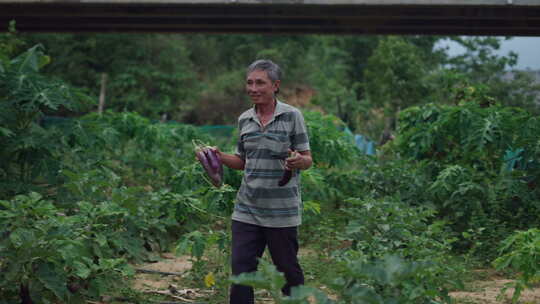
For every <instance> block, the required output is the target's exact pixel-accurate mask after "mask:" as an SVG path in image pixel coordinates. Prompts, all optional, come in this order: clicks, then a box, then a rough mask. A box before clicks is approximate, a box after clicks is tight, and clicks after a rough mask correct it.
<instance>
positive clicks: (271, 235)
mask: <svg viewBox="0 0 540 304" xmlns="http://www.w3.org/2000/svg"><path fill="white" fill-rule="evenodd" d="M280 77H281V70H280V68H279V66H278V65H277V64H275V63H274V62H272V61H270V60H257V61H255V62H253V63H252V64H251V65H250V66H249V67H248V69H247V73H246V92H247V95H248V96H249V97H250V99H251V101H252V103H253V105H254V106H253V107H252V108H251V109H249V110H247V111H245V112H244V113H243V114H242V115H240V117H239V118H238V128H239V135H240V136H239V141H238V146H237V148H236V152H235V154H226V153H223V152H221V151H219V150H217V149H216V152H217V154H218V156H219V157H220V159H221V161H222V162H223V164H225V165H226V166H228V167H229V168H232V169H237V170H244V178H243V179H242V184H241V186H240V189H239V191H238V194H237V198H236V203H235V207H234V212H233V214H232V261H231V263H232V273H233V275H239V274H241V273H244V272H253V271H256V270H257V260H258V258H260V257H261V256H262V254H263V252H264V249H265V247H266V246H268V250H269V252H270V255H271V257H272V261H273V262H274V264H275V265H276V268H277V269H278V270H279V271H281V272H283V273H284V274H285V278H286V279H287V283H286V285H285V286H284V287H283V289H282V291H283V293H284V294H285V295H289V294H290V290H291V287H293V286H297V285H302V284H303V283H304V275H303V272H302V268H301V267H300V264H299V263H298V258H297V254H298V236H297V233H298V232H297V227H298V226H299V225H300V223H301V215H302V203H301V197H300V188H299V186H300V185H299V183H300V174H299V172H298V170H305V169H308V168H309V167H310V166H311V164H312V158H311V152H310V148H309V141H308V134H307V129H306V125H305V123H304V118H303V116H302V113H301V112H300V111H299V110H298V109H296V108H294V107H292V106H290V105H287V104H285V103H283V102H281V101H279V100H277V98H276V94H277V93H278V92H279V86H280ZM287 170H288V171H289V172H287ZM286 173H287V174H289V173H291V178H290V180H289V181H288V182H287V183H286V184H283V183H284V182H286V179H282V177H283V176H284V174H286ZM280 181H281V182H280ZM230 303H231V304H253V303H254V295H253V289H252V288H251V287H248V286H242V285H233V286H232V288H231V294H230Z"/></svg>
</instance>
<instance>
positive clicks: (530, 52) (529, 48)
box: [437, 37, 540, 70]
mask: <svg viewBox="0 0 540 304" xmlns="http://www.w3.org/2000/svg"><path fill="white" fill-rule="evenodd" d="M437 46H438V47H446V46H448V47H449V49H448V54H449V55H451V56H455V55H459V54H462V53H463V52H464V51H465V50H464V48H462V47H461V46H460V45H459V44H457V43H455V42H453V41H450V40H444V41H442V42H440V43H439V44H438V45H437ZM511 51H513V52H514V53H516V54H518V62H517V65H516V66H515V67H514V68H516V69H520V70H526V69H532V70H540V37H513V38H511V39H509V40H503V41H502V42H501V48H500V49H499V50H497V51H496V52H495V53H496V54H498V55H508V54H509V53H510V52H511Z"/></svg>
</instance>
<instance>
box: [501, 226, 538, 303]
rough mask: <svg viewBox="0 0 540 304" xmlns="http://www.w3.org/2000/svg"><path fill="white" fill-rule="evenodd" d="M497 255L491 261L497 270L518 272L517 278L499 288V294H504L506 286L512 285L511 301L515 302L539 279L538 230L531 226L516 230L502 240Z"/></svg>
mask: <svg viewBox="0 0 540 304" xmlns="http://www.w3.org/2000/svg"><path fill="white" fill-rule="evenodd" d="M499 255H500V256H499V257H498V258H497V259H495V260H494V261H493V265H494V266H495V267H496V268H497V270H505V269H511V270H514V271H517V272H518V279H517V280H516V281H515V282H514V283H512V284H508V285H507V286H505V287H504V288H503V289H502V290H501V294H504V291H505V290H506V289H507V288H508V287H510V286H512V287H514V288H515V290H514V294H513V296H512V303H517V301H518V300H519V297H520V296H521V292H522V291H523V290H524V289H525V288H529V287H532V285H533V283H537V282H538V279H540V230H539V229H537V228H532V229H529V230H527V231H516V232H515V233H514V234H512V235H511V236H509V237H508V238H506V239H505V240H504V242H503V243H502V245H501V248H500V251H499Z"/></svg>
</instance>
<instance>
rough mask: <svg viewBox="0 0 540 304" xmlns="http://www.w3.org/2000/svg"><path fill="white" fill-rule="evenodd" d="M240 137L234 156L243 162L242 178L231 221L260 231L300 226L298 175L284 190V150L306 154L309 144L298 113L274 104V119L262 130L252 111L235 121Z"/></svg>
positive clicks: (285, 105)
mask: <svg viewBox="0 0 540 304" xmlns="http://www.w3.org/2000/svg"><path fill="white" fill-rule="evenodd" d="M238 130H239V133H240V136H239V139H238V145H237V147H236V153H235V154H236V155H238V156H239V157H240V158H242V159H244V161H245V169H244V177H243V179H242V184H241V186H240V189H239V190H238V194H237V196H236V204H235V206H234V212H233V214H232V219H233V220H236V221H240V222H244V223H249V224H254V225H259V226H264V227H292V226H298V225H300V223H301V222H302V201H301V197H300V174H299V172H298V170H295V171H294V172H293V176H292V178H291V180H290V181H289V182H288V183H287V184H286V185H284V186H281V187H280V186H278V182H279V180H280V179H281V177H282V176H283V174H284V173H285V158H287V156H288V155H287V152H288V149H291V150H293V151H308V150H309V140H308V134H307V129H306V124H305V122H304V117H303V116H302V113H301V112H300V111H299V110H298V109H296V108H295V107H293V106H290V105H288V104H285V103H282V102H280V101H277V103H276V108H275V110H274V117H273V118H272V119H271V120H270V121H269V122H268V124H267V125H266V126H265V127H264V128H262V126H261V122H260V121H259V118H258V117H257V114H256V112H255V107H253V108H251V109H249V110H247V111H245V112H244V113H242V115H240V117H239V118H238Z"/></svg>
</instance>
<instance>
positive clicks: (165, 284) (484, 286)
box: [133, 253, 540, 304]
mask: <svg viewBox="0 0 540 304" xmlns="http://www.w3.org/2000/svg"><path fill="white" fill-rule="evenodd" d="M162 258H163V259H162V260H161V261H159V262H157V263H147V264H143V265H137V266H136V268H138V269H145V270H154V271H161V272H172V273H179V274H184V275H185V274H187V272H188V271H189V270H190V269H191V266H192V264H191V262H190V260H189V257H188V256H180V257H177V256H174V255H173V254H170V253H165V254H163V255H162ZM184 275H176V276H175V275H162V274H155V273H137V274H136V277H135V281H134V284H133V287H134V288H135V289H137V290H139V291H142V292H146V293H155V294H162V295H165V296H167V297H171V298H173V299H174V297H176V299H177V300H185V301H186V302H189V301H194V300H197V299H198V298H201V297H208V296H209V292H210V291H209V290H204V289H190V288H183V287H182V280H183V277H184ZM511 282H512V280H509V279H506V278H502V277H500V276H497V275H495V274H489V275H488V276H487V277H486V278H485V279H482V280H478V281H474V282H472V283H470V284H469V286H468V288H467V289H468V290H470V291H457V292H452V293H450V296H451V297H452V298H453V299H455V300H456V302H457V303H459V304H506V303H511V298H512V295H513V293H514V289H513V288H508V290H507V291H506V294H505V299H502V300H497V298H498V296H499V294H500V290H501V289H502V288H503V287H504V286H505V284H508V283H511ZM257 294H258V295H257V298H258V299H257V304H270V303H272V300H271V299H270V298H269V295H267V294H265V292H263V291H258V292H257ZM519 303H520V304H540V287H538V288H534V289H529V290H524V291H523V292H522V294H521V297H520V301H519Z"/></svg>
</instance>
